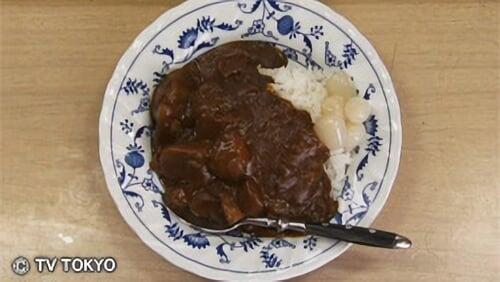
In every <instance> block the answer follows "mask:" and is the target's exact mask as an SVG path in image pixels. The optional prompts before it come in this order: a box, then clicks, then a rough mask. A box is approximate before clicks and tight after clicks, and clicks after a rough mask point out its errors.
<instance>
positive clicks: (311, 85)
mask: <svg viewBox="0 0 500 282" xmlns="http://www.w3.org/2000/svg"><path fill="white" fill-rule="evenodd" d="M259 71H260V73H262V74H265V75H269V76H271V77H273V78H274V81H275V83H273V84H272V86H273V89H274V90H275V91H276V93H277V94H278V95H279V96H280V97H281V98H283V99H286V100H288V101H290V102H291V103H292V104H293V105H294V107H296V108H297V109H301V110H305V111H307V112H308V113H309V114H310V115H311V119H312V120H313V122H315V121H316V120H317V119H318V118H319V117H320V116H321V105H322V104H323V100H324V99H325V98H326V97H327V91H326V80H327V79H328V78H329V77H330V76H331V74H329V73H325V72H323V71H322V70H306V69H305V68H303V67H301V66H298V65H296V64H293V63H290V64H289V65H288V66H287V67H282V68H278V69H265V68H259ZM351 162H352V159H351V154H350V153H338V152H333V151H330V159H329V160H328V161H327V162H326V163H325V165H324V168H325V172H326V174H327V175H328V177H329V178H330V181H331V184H332V187H333V189H332V197H333V198H337V197H338V196H339V193H340V191H341V190H342V186H343V180H344V177H345V170H346V167H347V166H348V165H349V164H350V163H351Z"/></svg>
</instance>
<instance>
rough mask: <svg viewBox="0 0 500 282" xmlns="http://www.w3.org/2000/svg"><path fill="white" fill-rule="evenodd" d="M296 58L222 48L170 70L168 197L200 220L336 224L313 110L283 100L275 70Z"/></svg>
mask: <svg viewBox="0 0 500 282" xmlns="http://www.w3.org/2000/svg"><path fill="white" fill-rule="evenodd" d="M286 64H287V58H286V57H285V56H284V54H283V53H282V52H281V51H280V50H278V49H277V48H275V47H273V46H271V45H268V44H267V43H263V42H256V41H245V42H244V41H238V42H233V43H229V44H225V45H222V46H220V47H217V48H215V49H213V50H211V51H209V52H208V53H206V54H204V55H201V56H200V57H198V58H196V59H194V60H193V61H191V62H190V63H188V64H187V65H185V66H184V67H182V68H181V69H178V70H174V71H172V72H170V73H169V74H168V75H167V76H166V77H165V78H164V79H163V80H162V81H161V82H160V84H159V86H158V87H157V89H156V90H155V92H154V95H153V101H152V108H151V109H152V110H151V116H152V119H153V122H154V125H155V131H154V136H153V160H152V162H151V168H152V169H153V170H154V171H155V172H156V173H157V174H158V175H159V176H160V178H161V179H162V181H163V182H164V184H165V187H166V189H165V190H166V191H165V194H164V201H165V202H166V204H167V205H168V207H169V208H170V209H172V210H173V211H174V212H175V213H177V214H179V215H180V216H181V217H183V218H184V219H187V220H188V221H190V222H191V223H193V224H198V225H202V226H205V227H207V226H209V227H213V228H221V227H227V226H229V225H231V224H233V223H235V222H237V221H239V220H241V219H243V218H245V217H269V218H280V219H287V220H294V221H302V222H327V221H328V220H329V219H330V218H331V217H332V216H333V215H334V214H335V212H336V210H337V205H336V202H335V201H334V200H333V199H332V198H331V197H330V190H331V185H330V180H329V178H328V176H327V175H326V173H325V171H324V169H323V164H324V163H325V161H326V160H327V159H328V158H329V151H328V149H327V148H326V147H325V146H324V145H323V144H322V143H321V142H320V141H319V139H318V138H317V137H316V134H315V132H314V130H313V123H312V121H311V117H310V116H309V114H308V113H307V112H305V111H301V110H298V109H296V108H294V107H293V106H292V104H291V103H290V102H288V101H287V100H284V99H282V98H280V97H278V96H277V95H276V94H275V93H273V90H272V88H271V87H270V86H269V84H270V83H272V82H273V80H272V78H271V77H268V76H265V75H261V74H260V73H259V72H258V70H257V67H258V66H259V65H260V66H261V67H264V68H278V67H282V66H285V65H286Z"/></svg>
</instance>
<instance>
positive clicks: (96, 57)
mask: <svg viewBox="0 0 500 282" xmlns="http://www.w3.org/2000/svg"><path fill="white" fill-rule="evenodd" d="M0 2H1V34H0V37H1V53H0V62H1V63H0V65H1V68H0V72H1V83H0V85H1V100H0V104H1V130H0V136H1V138H0V139H1V144H0V150H1V154H0V159H1V166H0V174H1V175H0V176H1V191H0V199H1V202H0V276H1V277H4V278H7V279H13V280H14V281H15V280H17V279H16V277H15V276H14V274H13V273H12V272H11V270H10V262H11V261H12V260H13V259H14V258H15V257H16V256H18V255H24V256H27V257H28V258H32V257H34V256H37V255H45V256H63V255H66V256H98V257H99V256H114V257H115V258H116V259H117V261H118V269H117V271H116V272H115V273H114V274H80V275H75V274H73V275H71V274H65V273H63V272H62V271H56V273H53V274H51V273H43V274H38V273H36V272H34V273H33V272H32V273H30V274H28V275H27V276H26V278H31V279H40V278H43V279H44V280H50V281H53V280H56V279H57V280H60V281H63V280H64V281H66V280H91V279H95V278H105V279H106V280H109V281H122V280H124V279H130V280H139V279H141V280H142V279H146V280H148V281H149V280H151V281H153V280H158V281H160V280H162V281H169V280H171V281H191V280H193V281H196V280H200V278H199V277H197V276H194V275H192V274H190V273H188V272H185V271H184V270H181V269H179V268H177V267H175V266H173V265H172V264H170V263H169V262H167V261H166V260H164V259H163V258H161V257H160V256H158V255H157V254H156V253H155V252H153V251H152V250H151V249H149V248H148V247H146V245H144V244H143V243H142V242H141V240H140V239H139V238H138V237H137V236H136V235H135V233H134V232H133V231H132V230H131V229H130V228H129V227H128V225H127V224H126V223H125V221H124V220H123V219H122V217H121V216H120V214H119V213H118V210H117V208H116V207H115V204H114V202H113V200H112V199H111V197H110V195H109V193H108V191H107V189H106V184H105V182H104V177H103V174H102V171H101V166H100V163H99V159H98V145H97V144H98V132H97V125H98V118H99V112H100V109H101V103H102V98H103V94H104V89H105V87H106V84H107V82H108V80H109V78H110V76H111V74H112V72H113V70H114V67H115V65H116V63H117V61H118V59H119V58H120V56H121V55H122V53H123V52H124V51H125V50H126V49H127V47H128V46H129V44H130V43H131V41H132V40H133V39H134V38H135V36H136V35H137V34H138V33H139V32H140V31H141V30H142V29H144V28H145V27H146V26H147V25H148V24H149V23H151V22H152V21H153V20H154V19H156V18H157V17H158V16H159V15H160V14H162V13H163V12H164V11H166V10H168V9H169V8H170V7H173V6H175V5H177V4H179V3H180V2H181V1H178V0H142V1H140V0H137V1H132V0H124V1H118V0H117V1H111V0H99V1H93V0H52V1H48V0H47V1H41V0H22V1H14V0H11V1H8V0H1V1H0ZM323 2H325V3H326V4H327V5H329V6H330V7H333V8H335V9H336V10H337V11H338V12H340V13H341V14H343V15H345V16H346V17H347V18H349V19H350V20H351V21H352V22H353V23H354V24H355V25H356V26H357V27H358V28H359V30H361V31H362V32H363V33H364V34H365V35H366V36H367V37H368V38H369V39H370V40H371V42H372V43H373V45H374V46H375V47H376V48H377V50H378V51H379V53H380V55H381V57H382V59H383V61H384V62H385V64H386V65H387V67H388V69H389V71H390V73H391V75H392V78H393V80H394V84H395V88H396V90H397V93H398V97H399V101H400V104H401V109H402V117H403V129H404V130H403V139H404V142H403V154H402V159H401V165H400V168H399V174H398V177H397V180H396V182H395V185H394V188H393V192H392V193H391V196H390V198H389V200H388V202H387V204H386V206H385V208H384V209H383V211H382V212H381V214H380V216H379V217H378V218H377V220H376V221H375V223H374V226H375V227H378V228H381V229H388V230H397V231H398V232H401V233H402V234H407V235H408V236H409V237H411V238H412V239H413V241H414V243H415V246H414V248H413V249H411V250H408V251H390V250H380V249H372V248H366V247H360V246H354V247H353V248H351V249H349V250H348V251H347V252H346V253H345V254H343V255H342V256H341V257H339V258H338V259H336V260H335V261H333V262H331V263H329V264H327V265H325V266H324V267H322V268H320V269H318V270H316V271H314V272H312V273H309V274H307V275H305V276H302V277H299V278H297V279H296V280H297V281H306V280H307V281H315V280H320V281H330V280H338V281H340V280H349V281H351V280H352V281H382V280H406V281H412V280H431V279H432V280H438V281H447V280H464V281H494V280H496V281H499V279H500V274H499V273H500V241H499V238H500V227H499V224H500V217H499V198H500V193H499V192H500V191H499V183H500V178H499V175H500V167H499V149H500V142H499V132H500V118H499V115H498V112H499V108H500V107H499V106H500V104H499V92H500V87H499V86H500V84H499V81H500V23H499V10H500V5H499V3H500V2H497V1H479V0H478V1H472V0H470V1H465V0H464V1H452V0H441V1H431V0H419V1H403V0H401V1H397V0H385V1H377V0H358V1H350V0H338V1H334V0H330V1H323ZM70 237H71V239H72V240H73V242H72V243H68V242H67V239H70ZM65 239H66V241H65Z"/></svg>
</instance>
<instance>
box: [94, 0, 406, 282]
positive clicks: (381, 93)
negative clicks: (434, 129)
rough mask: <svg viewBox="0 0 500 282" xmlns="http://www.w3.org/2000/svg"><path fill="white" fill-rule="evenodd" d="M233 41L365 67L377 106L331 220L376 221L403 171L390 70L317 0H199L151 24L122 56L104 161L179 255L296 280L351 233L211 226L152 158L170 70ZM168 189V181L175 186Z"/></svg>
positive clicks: (115, 182)
mask: <svg viewBox="0 0 500 282" xmlns="http://www.w3.org/2000/svg"><path fill="white" fill-rule="evenodd" d="M234 40H265V41H269V42H273V43H275V44H276V46H278V47H279V48H282V49H283V50H284V51H285V53H286V54H287V56H288V57H289V58H290V60H292V61H295V62H297V63H299V64H301V65H303V66H304V67H308V68H319V67H321V68H333V69H342V70H344V71H346V72H348V73H349V74H350V75H351V76H353V77H354V81H355V83H356V86H357V87H358V89H359V95H360V96H362V97H363V98H364V99H366V100H368V101H369V103H370V104H371V105H372V107H373V109H374V114H373V116H371V117H370V118H369V120H368V121H366V122H365V124H364V125H365V129H366V140H365V141H364V142H363V143H362V145H361V146H360V148H359V150H357V152H356V153H355V154H354V156H353V158H354V161H353V163H352V165H351V166H350V168H349V169H348V171H347V173H346V176H345V181H344V185H343V187H342V188H341V189H340V190H339V191H338V200H339V202H341V206H340V210H339V214H338V215H337V216H336V217H335V218H333V219H332V222H341V223H344V224H345V223H351V224H359V225H363V226H367V225H369V224H370V223H372V221H373V220H374V219H375V217H376V216H377V214H378V213H379V212H380V210H381V209H382V207H383V205H384V203H385V201H386V199H387V197H388V195H389V192H390V190H391V186H392V184H393V182H394V179H395V177H396V172H397V168H398V163H399V156H400V151H401V122H400V111H399V106H398V101H397V97H396V93H395V92H394V88H393V85H392V82H391V78H390V76H389V73H388V72H387V70H386V68H385V67H384V64H383V63H382V61H381V60H380V58H379V56H378V55H377V53H376V51H375V49H374V48H373V47H372V45H371V44H370V43H369V42H368V40H367V39H366V38H365V37H364V36H362V35H361V34H360V33H359V32H358V31H357V30H356V28H355V27H354V26H353V25H352V24H351V23H349V22H348V21H347V20H346V19H345V18H343V17H342V16H340V15H338V14H337V13H335V12H333V11H332V10H330V9H329V8H328V7H326V6H324V5H323V4H321V3H319V2H318V1H313V0H297V1H281V0H221V1H213V0H192V1H187V2H185V3H183V4H182V5H180V6H178V7H176V8H174V9H171V10H169V11H167V12H166V13H165V14H163V15H162V16H161V17H160V18H158V19H157V20H156V21H155V22H154V23H153V24H151V25H150V26H149V27H147V28H146V29H145V30H144V31H143V32H142V33H141V34H140V35H139V36H138V37H137V38H136V39H135V41H134V43H132V45H131V46H130V48H129V49H128V50H127V51H126V52H125V54H124V55H123V57H122V58H121V60H120V62H119V63H118V66H117V67H116V70H115V72H114V74H113V77H112V78H111V81H110V82H109V85H108V87H107V89H106V94H105V96H104V102H103V106H102V112H101V117H100V122H99V145H100V157H101V163H102V167H103V170H104V174H105V176H106V182H107V185H108V189H109V192H110V193H111V195H112V197H113V199H114V201H115V202H116V205H117V206H118V209H119V210H120V213H121V214H122V216H123V217H124V218H125V220H126V221H127V223H128V224H129V225H130V226H131V227H132V229H134V231H135V232H136V233H137V235H139V237H140V238H141V239H142V240H143V241H144V242H145V243H146V244H147V245H148V246H149V247H151V248H152V249H153V250H155V251H156V252H157V253H158V254H160V255H161V256H163V257H164V258H165V259H167V260H168V261H170V262H171V263H173V264H175V265H177V266H179V267H181V268H183V269H185V270H187V271H191V272H193V273H195V274H197V275H200V276H203V277H206V278H211V279H224V280H241V279H265V280H276V279H286V278H291V277H294V276H297V275H301V274H304V273H307V272H309V271H312V270H314V269H316V268H318V267H320V266H322V265H324V264H326V263H327V262H329V261H331V260H333V259H334V258H336V257H337V256H339V255H340V254H341V253H343V252H344V251H346V250H347V248H348V247H349V244H347V243H344V242H338V241H334V240H328V239H325V238H318V237H316V236H305V237H298V238H258V237H250V236H248V235H245V234H233V235H232V236H217V235H208V234H204V233H201V232H199V231H196V230H193V229H191V228H189V227H188V226H186V225H184V224H182V223H181V222H179V221H178V219H177V218H176V217H175V216H174V215H173V214H172V213H170V212H169V210H168V208H167V207H166V206H165V205H164V204H163V203H162V200H161V193H162V191H163V189H164V187H162V185H161V184H160V182H159V181H158V178H157V177H156V175H155V174H154V173H152V172H151V170H150V168H149V161H150V159H151V147H150V138H151V121H150V118H149V112H148V111H149V105H150V100H151V95H152V93H153V90H154V88H155V86H156V85H157V84H158V82H159V80H160V79H161V78H162V77H163V76H164V75H165V73H168V72H169V70H171V69H174V68H179V67H181V66H182V65H184V64H185V63H186V62H188V61H189V60H191V59H192V58H194V57H196V56H198V55H200V54H202V53H204V52H206V51H208V50H209V49H211V48H213V47H215V46H217V45H220V44H223V43H226V42H229V41H234ZM166 188H167V189H168V187H166Z"/></svg>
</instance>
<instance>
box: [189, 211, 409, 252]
mask: <svg viewBox="0 0 500 282" xmlns="http://www.w3.org/2000/svg"><path fill="white" fill-rule="evenodd" d="M179 218H180V219H181V220H182V221H183V222H185V223H186V224H187V225H189V226H191V227H193V228H195V229H198V230H200V231H203V232H205V233H211V234H223V233H227V232H229V231H233V230H235V229H237V228H238V227H241V226H245V225H252V226H260V227H266V228H276V229H277V230H278V232H283V231H285V230H293V231H299V232H302V233H306V234H309V235H317V236H322V237H326V238H331V239H337V240H342V241H346V242H349V243H354V244H359V245H365V246H371V247H379V248H388V249H409V248H411V245H412V243H411V241H410V239H408V238H406V237H404V236H402V235H398V234H396V233H392V232H388V231H382V230H377V229H373V228H366V227H360V226H353V225H350V224H348V225H342V224H333V223H322V224H310V223H299V222H289V221H286V220H282V219H270V218H246V219H242V220H241V221H239V222H237V223H235V224H234V225H232V226H230V227H228V228H224V229H212V228H206V227H202V226H198V225H194V224H192V223H189V222H188V221H187V220H185V219H183V218H181V217H179Z"/></svg>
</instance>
